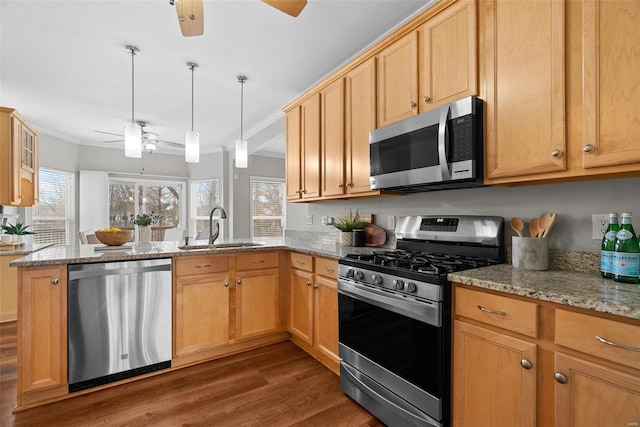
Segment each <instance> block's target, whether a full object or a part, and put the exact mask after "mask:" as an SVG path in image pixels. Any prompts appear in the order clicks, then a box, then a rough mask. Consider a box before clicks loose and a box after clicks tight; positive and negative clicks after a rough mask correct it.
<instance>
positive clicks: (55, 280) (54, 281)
mask: <svg viewBox="0 0 640 427" xmlns="http://www.w3.org/2000/svg"><path fill="white" fill-rule="evenodd" d="M58 283H60V280H58V279H51V284H52V285H57V284H58Z"/></svg>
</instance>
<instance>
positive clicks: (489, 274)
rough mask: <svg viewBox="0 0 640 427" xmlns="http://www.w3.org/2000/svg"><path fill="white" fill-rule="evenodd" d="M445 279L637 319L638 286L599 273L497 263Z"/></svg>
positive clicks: (451, 275) (450, 275)
mask: <svg viewBox="0 0 640 427" xmlns="http://www.w3.org/2000/svg"><path fill="white" fill-rule="evenodd" d="M448 278H449V280H451V281H453V282H458V283H462V284H465V285H472V286H476V287H479V288H484V289H491V290H494V291H500V292H505V293H508V294H514V295H519V296H523V297H529V298H534V299H539V300H544V301H551V302H555V303H559V304H564V305H569V306H572V307H580V308H585V309H588V310H594V311H599V312H602V313H610V314H615V315H618V316H623V317H629V318H632V319H640V285H631V284H626V283H617V282H614V281H613V280H610V279H603V278H602V277H600V275H599V274H594V273H581V272H575V271H564V270H548V271H525V270H518V269H515V268H513V267H512V266H511V265H510V264H499V265H493V266H490V267H482V268H475V269H473V270H465V271H460V272H457V273H449V275H448Z"/></svg>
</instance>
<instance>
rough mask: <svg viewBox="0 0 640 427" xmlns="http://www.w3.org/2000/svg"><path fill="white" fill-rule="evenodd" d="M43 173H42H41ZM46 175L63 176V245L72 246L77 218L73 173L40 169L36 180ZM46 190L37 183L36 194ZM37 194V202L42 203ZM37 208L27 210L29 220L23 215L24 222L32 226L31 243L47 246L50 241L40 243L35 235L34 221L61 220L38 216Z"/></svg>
mask: <svg viewBox="0 0 640 427" xmlns="http://www.w3.org/2000/svg"><path fill="white" fill-rule="evenodd" d="M43 172H44V173H43ZM47 173H56V174H61V175H64V177H65V179H66V184H67V185H66V196H67V198H66V199H65V201H64V202H65V216H64V223H65V232H64V234H65V243H64V244H65V245H72V244H74V242H75V241H76V227H77V218H76V216H77V215H76V210H77V203H76V190H77V188H76V187H77V184H76V174H75V173H74V172H71V171H66V170H63V169H56V168H51V167H44V166H43V167H40V168H39V170H38V180H40V179H41V178H42V177H43V176H46V174H47ZM43 188H46V185H42V182H38V192H39V193H40V194H42V189H43ZM40 194H38V200H40V201H42V200H43V198H42V196H41V195H40ZM39 208H40V206H34V207H33V208H32V209H28V210H27V211H28V212H29V215H28V216H29V218H26V216H27V215H25V222H26V223H27V222H28V223H30V224H31V225H32V227H31V230H29V231H31V232H34V234H33V237H32V242H33V243H36V244H48V243H51V241H46V242H40V241H39V239H38V237H37V235H38V233H37V230H36V228H35V225H34V223H35V221H36V220H39V221H47V220H51V221H53V220H57V221H60V220H61V218H59V217H55V219H54V217H47V216H39V215H38V212H39ZM54 244H57V242H54Z"/></svg>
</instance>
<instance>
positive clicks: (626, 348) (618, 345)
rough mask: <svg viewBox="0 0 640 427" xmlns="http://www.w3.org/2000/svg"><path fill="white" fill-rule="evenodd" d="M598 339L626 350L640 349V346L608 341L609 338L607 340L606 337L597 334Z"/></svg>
mask: <svg viewBox="0 0 640 427" xmlns="http://www.w3.org/2000/svg"><path fill="white" fill-rule="evenodd" d="M596 339H597V340H598V341H600V342H601V343H603V344H607V345H611V346H613V347H618V348H622V349H624V350H629V351H640V347H629V346H626V345H622V344H616V343H614V342H611V341H608V340H606V339H604V338H602V337H599V336H597V335H596Z"/></svg>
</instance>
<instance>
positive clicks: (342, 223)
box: [331, 209, 367, 246]
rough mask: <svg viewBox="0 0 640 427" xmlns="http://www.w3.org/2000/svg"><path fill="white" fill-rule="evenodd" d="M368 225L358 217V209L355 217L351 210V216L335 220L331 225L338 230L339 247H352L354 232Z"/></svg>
mask: <svg viewBox="0 0 640 427" xmlns="http://www.w3.org/2000/svg"><path fill="white" fill-rule="evenodd" d="M366 224H367V222H366V221H363V220H362V219H361V218H360V215H358V210H357V209H356V213H355V215H354V214H353V213H352V212H351V210H349V215H346V216H343V217H341V218H338V220H337V221H336V220H334V221H333V222H332V223H331V225H333V226H334V227H335V228H337V229H338V235H337V237H336V242H337V243H338V244H339V245H346V246H351V245H352V244H353V230H360V229H362V227H364V226H365V225H366Z"/></svg>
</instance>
